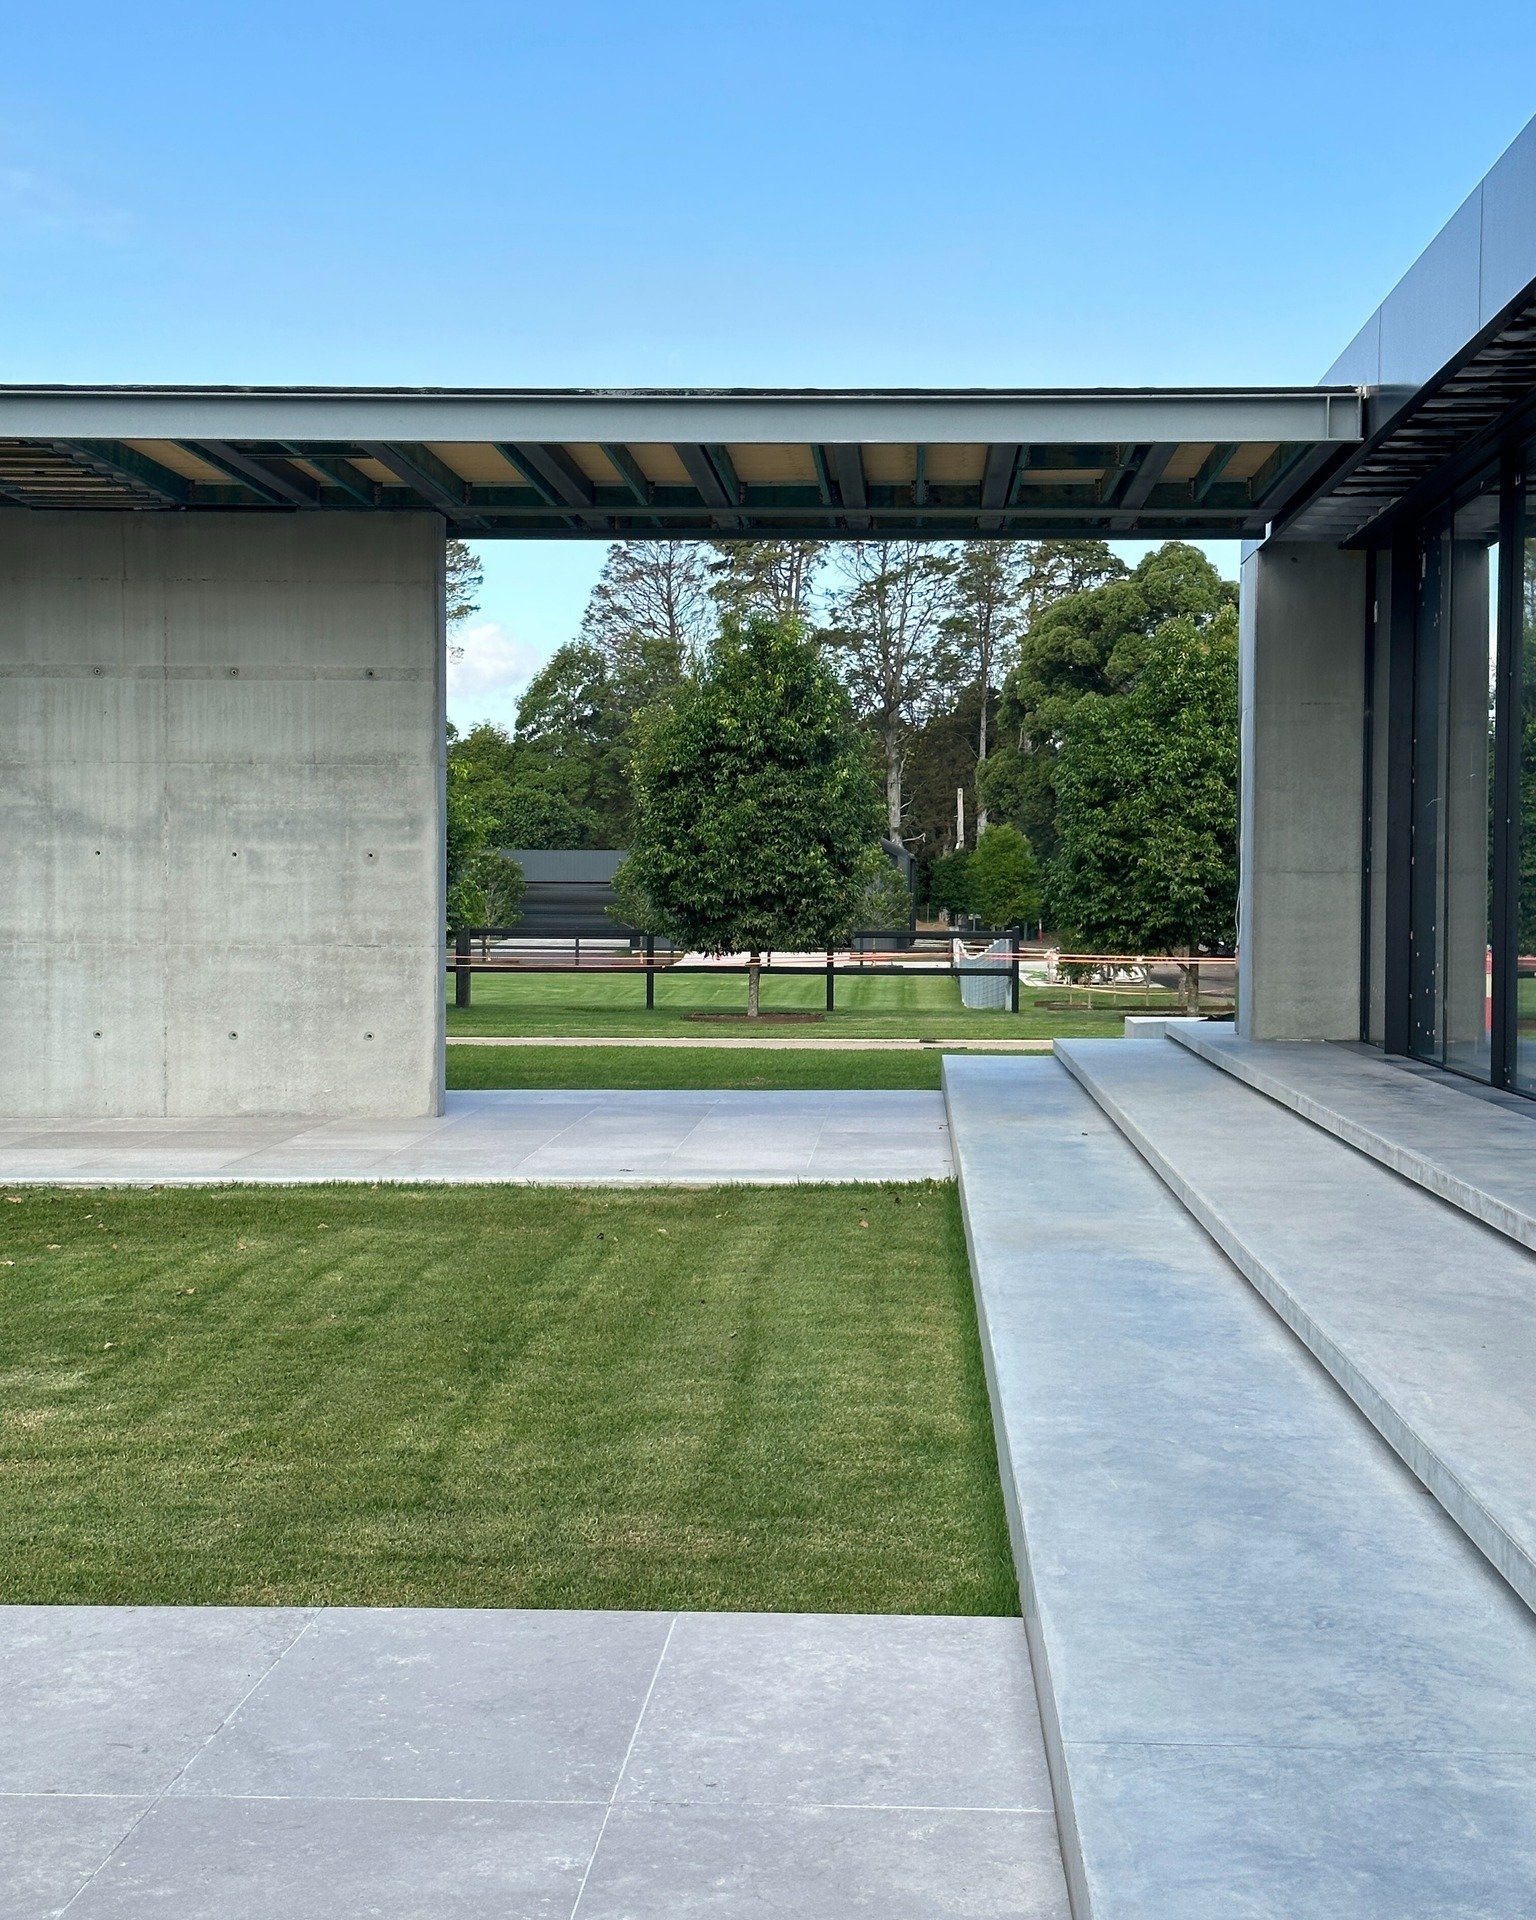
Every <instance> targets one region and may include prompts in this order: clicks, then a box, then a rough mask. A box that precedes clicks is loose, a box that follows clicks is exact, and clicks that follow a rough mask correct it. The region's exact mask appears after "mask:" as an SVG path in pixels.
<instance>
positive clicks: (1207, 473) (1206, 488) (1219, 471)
mask: <svg viewBox="0 0 1536 1920" xmlns="http://www.w3.org/2000/svg"><path fill="white" fill-rule="evenodd" d="M1236 452H1237V443H1236V442H1235V441H1232V440H1229V441H1228V442H1227V443H1226V445H1225V446H1221V447H1212V448H1211V450H1210V452H1209V453H1208V454H1207V455H1206V456H1205V458H1204V460H1202V461H1201V463H1200V471H1199V472H1198V473H1197V474H1196V475H1195V477H1194V479H1193V480H1191V481H1190V483H1189V497H1190V499H1191V500H1193V501H1194V503H1195V505H1196V506H1197V507H1198V506H1199V505H1200V504H1201V502H1202V501H1203V500H1204V499H1205V497H1206V495H1207V494H1208V493H1209V492H1210V490H1211V488H1212V487H1214V486H1215V485H1216V482H1217V481H1218V480H1219V479H1220V478H1221V476H1222V475H1223V474H1224V473H1225V472H1226V470H1227V468H1228V467H1230V466H1231V464H1232V460H1233V456H1234V455H1235V454H1236Z"/></svg>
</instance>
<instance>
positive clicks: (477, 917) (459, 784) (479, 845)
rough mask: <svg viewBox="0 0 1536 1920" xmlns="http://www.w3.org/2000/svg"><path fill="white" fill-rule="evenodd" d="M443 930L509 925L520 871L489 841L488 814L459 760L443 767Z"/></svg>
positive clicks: (518, 897) (517, 908) (519, 895)
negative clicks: (445, 907)
mask: <svg viewBox="0 0 1536 1920" xmlns="http://www.w3.org/2000/svg"><path fill="white" fill-rule="evenodd" d="M446 797H447V808H446V813H447V843H448V844H447V861H448V929H449V931H450V932H452V931H453V930H454V929H455V928H458V927H489V926H494V927H510V926H512V925H513V924H514V923H515V921H516V920H517V917H518V915H519V913H520V912H521V910H522V899H523V870H522V868H521V867H519V866H518V864H517V862H516V861H515V860H507V859H505V858H503V856H502V855H501V854H499V853H498V852H497V851H496V848H495V846H494V844H493V842H492V837H491V833H492V825H493V821H492V815H491V812H490V809H489V808H488V807H487V805H486V803H485V798H484V794H483V792H482V791H480V790H479V789H478V788H477V786H476V783H475V780H474V777H473V773H472V770H471V768H470V766H469V764H468V763H467V762H466V761H464V760H455V759H452V758H450V759H449V761H448V769H447V796H446Z"/></svg>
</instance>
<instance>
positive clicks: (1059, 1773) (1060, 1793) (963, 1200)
mask: <svg viewBox="0 0 1536 1920" xmlns="http://www.w3.org/2000/svg"><path fill="white" fill-rule="evenodd" d="M949 1072H950V1063H949V1061H948V1060H945V1061H944V1062H943V1065H942V1067H941V1069H940V1078H941V1081H942V1084H943V1090H944V1118H945V1120H946V1122H947V1124H948V1126H949V1138H950V1153H951V1156H952V1158H953V1161H954V1169H955V1174H954V1177H955V1186H956V1188H957V1190H958V1192H959V1195H960V1219H961V1223H962V1225H963V1227H964V1229H965V1252H966V1258H967V1260H968V1261H969V1263H970V1269H971V1293H972V1297H973V1298H974V1300H975V1304H976V1331H977V1334H978V1336H979V1338H980V1342H981V1361H982V1370H983V1372H984V1374H985V1377H986V1382H987V1400H988V1402H989V1405H990V1408H991V1413H992V1437H993V1441H994V1443H995V1445H996V1447H997V1461H998V1468H999V1474H1000V1478H1001V1480H1002V1486H1003V1507H1004V1511H1005V1512H1006V1514H1007V1516H1008V1537H1009V1540H1010V1541H1011V1543H1012V1546H1013V1564H1014V1571H1015V1572H1016V1573H1017V1575H1018V1581H1019V1607H1020V1611H1021V1612H1022V1614H1023V1616H1024V1637H1025V1639H1026V1640H1027V1642H1028V1644H1029V1658H1030V1666H1031V1668H1032V1670H1033V1673H1034V1682H1035V1701H1036V1705H1037V1706H1038V1707H1039V1710H1040V1730H1041V1734H1042V1736H1043V1738H1044V1742H1045V1762H1046V1768H1047V1770H1048V1772H1049V1773H1050V1777H1051V1794H1052V1798H1053V1799H1054V1800H1055V1803H1056V1834H1057V1839H1058V1841H1059V1843H1060V1846H1061V1861H1062V1866H1063V1868H1064V1870H1065V1872H1066V1876H1067V1898H1068V1900H1069V1901H1070V1903H1071V1907H1072V1920H1095V1916H1094V1911H1093V1902H1092V1899H1091V1898H1090V1896H1089V1892H1088V1879H1087V1871H1086V1868H1085V1866H1084V1863H1083V1851H1082V1842H1081V1840H1080V1838H1079V1836H1078V1829H1077V1815H1076V1811H1075V1809H1074V1806H1073V1800H1072V1778H1071V1771H1070V1768H1069V1765H1068V1762H1067V1755H1066V1746H1065V1742H1064V1740H1063V1738H1062V1731H1061V1717H1060V1714H1059V1712H1058V1711H1057V1706H1056V1694H1055V1689H1054V1687H1053V1686H1052V1683H1051V1662H1050V1649H1049V1641H1050V1634H1049V1628H1048V1624H1047V1622H1046V1620H1045V1618H1044V1617H1043V1615H1042V1613H1041V1608H1040V1600H1039V1595H1038V1593H1037V1592H1036V1589H1035V1583H1034V1579H1033V1577H1032V1575H1031V1572H1030V1563H1029V1537H1028V1533H1027V1531H1026V1528H1025V1524H1024V1514H1023V1510H1022V1508H1021V1507H1020V1505H1019V1494H1018V1482H1017V1480H1016V1478H1015V1476H1014V1470H1013V1459H1012V1456H1011V1454H1010V1453H1009V1450H1008V1427H1007V1422H1006V1421H1005V1420H1004V1418H1003V1407H1002V1398H1001V1392H1000V1389H999V1385H998V1379H997V1361H996V1355H995V1353H994V1351H993V1346H992V1337H991V1333H990V1331H989V1328H988V1323H987V1303H986V1300H985V1298H984V1296H983V1294H982V1289H981V1281H980V1265H979V1262H978V1260H977V1257H976V1240H975V1235H974V1232H973V1230H972V1226H971V1211H970V1204H969V1201H968V1199H967V1195H966V1184H965V1149H964V1147H963V1145H962V1132H961V1130H959V1129H957V1128H956V1126H955V1115H954V1111H953V1109H952V1107H951V1105H950V1090H949Z"/></svg>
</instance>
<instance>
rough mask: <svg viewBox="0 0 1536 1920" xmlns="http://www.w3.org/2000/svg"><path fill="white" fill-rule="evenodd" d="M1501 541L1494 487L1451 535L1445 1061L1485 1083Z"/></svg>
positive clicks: (1489, 1042)
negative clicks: (1494, 722) (1499, 541)
mask: <svg viewBox="0 0 1536 1920" xmlns="http://www.w3.org/2000/svg"><path fill="white" fill-rule="evenodd" d="M1498 536H1499V497H1498V491H1497V485H1496V483H1495V482H1492V481H1490V483H1489V485H1488V488H1487V490H1486V491H1484V492H1482V493H1480V494H1478V496H1477V497H1476V498H1475V499H1473V500H1470V501H1468V502H1467V504H1466V505H1465V506H1463V507H1462V508H1460V509H1459V510H1458V512H1457V513H1456V516H1455V518H1454V519H1453V521H1452V522H1451V526H1450V556H1449V557H1450V569H1449V572H1450V580H1449V587H1450V642H1451V644H1450V652H1449V658H1448V660H1447V662H1446V697H1445V757H1444V768H1445V800H1446V805H1445V832H1446V840H1445V876H1444V887H1445V941H1444V954H1445V1005H1444V1013H1443V1023H1444V1024H1443V1032H1444V1059H1445V1064H1446V1065H1447V1066H1448V1067H1454V1068H1456V1069H1457V1070H1458V1071H1459V1072H1461V1073H1469V1074H1475V1075H1476V1076H1477V1078H1478V1079H1480V1080H1487V1079H1489V1078H1490V1077H1491V1073H1492V1066H1493V939H1492V927H1493V863H1494V844H1495V842H1494V815H1493V769H1494V759H1493V752H1494V730H1493V721H1494V695H1495V683H1496V671H1497V666H1498V593H1499V564H1498V562H1499V549H1498Z"/></svg>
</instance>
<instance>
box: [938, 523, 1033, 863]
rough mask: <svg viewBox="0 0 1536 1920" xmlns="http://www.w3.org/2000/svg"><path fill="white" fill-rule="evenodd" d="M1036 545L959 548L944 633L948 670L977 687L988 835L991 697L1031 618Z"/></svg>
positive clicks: (979, 813)
mask: <svg viewBox="0 0 1536 1920" xmlns="http://www.w3.org/2000/svg"><path fill="white" fill-rule="evenodd" d="M1032 554H1033V545H1032V543H1031V542H1029V541H1027V540H972V541H968V542H966V543H965V544H964V545H963V546H961V547H960V549H959V552H958V557H957V558H956V560H955V561H954V573H953V575H952V577H951V580H950V589H949V611H948V612H947V613H946V614H945V616H944V621H943V632H944V639H945V650H946V654H947V656H948V658H947V661H946V665H947V666H948V667H949V669H950V677H951V679H952V680H954V681H956V682H958V684H959V685H960V686H968V685H974V686H975V687H976V689H977V699H976V783H977V807H976V833H977V837H978V844H979V843H980V836H981V835H982V834H984V833H985V832H986V830H987V808H986V803H985V800H984V799H983V798H982V795H983V792H984V789H983V788H982V785H981V769H982V768H983V767H984V766H985V765H986V760H987V746H988V734H989V731H990V723H991V719H992V692H993V689H994V687H995V686H996V684H997V679H998V676H999V673H1000V671H1003V670H1006V668H1007V667H1008V666H1010V665H1011V664H1012V656H1013V651H1014V648H1015V646H1016V645H1017V642H1018V637H1019V634H1020V633H1021V632H1022V631H1023V628H1024V624H1025V622H1026V620H1027V618H1028V612H1029V608H1028V601H1027V598H1026V594H1027V589H1028V586H1029V582H1030V578H1031V572H1032Z"/></svg>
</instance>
